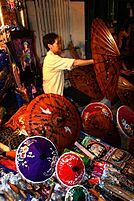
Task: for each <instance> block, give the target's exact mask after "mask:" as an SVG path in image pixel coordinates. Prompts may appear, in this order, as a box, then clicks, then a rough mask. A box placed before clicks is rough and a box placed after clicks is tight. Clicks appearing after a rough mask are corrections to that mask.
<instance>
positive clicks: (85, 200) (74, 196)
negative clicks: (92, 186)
mask: <svg viewBox="0 0 134 201" xmlns="http://www.w3.org/2000/svg"><path fill="white" fill-rule="evenodd" d="M65 201H90V194H89V192H88V190H87V189H86V188H85V187H84V186H82V185H76V186H73V187H71V188H69V189H68V191H67V193H66V196H65Z"/></svg>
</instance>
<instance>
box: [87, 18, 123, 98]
mask: <svg viewBox="0 0 134 201" xmlns="http://www.w3.org/2000/svg"><path fill="white" fill-rule="evenodd" d="M91 48H92V58H93V59H94V61H95V63H94V69H95V73H96V78H97V81H98V84H99V87H100V88H101V91H102V93H103V95H104V96H106V98H107V99H109V100H111V101H112V100H114V97H115V95H116V88H117V84H118V78H119V74H120V68H121V59H120V52H119V50H118V47H117V45H116V42H115V40H114V38H113V36H112V35H111V33H110V31H109V29H108V28H107V26H106V25H105V23H104V22H103V20H102V19H99V18H96V19H94V20H93V23H92V29H91Z"/></svg>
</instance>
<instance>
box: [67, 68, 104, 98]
mask: <svg viewBox="0 0 134 201" xmlns="http://www.w3.org/2000/svg"><path fill="white" fill-rule="evenodd" d="M68 79H69V81H70V82H71V86H73V87H74V88H76V89H77V90H79V91H81V92H82V93H84V94H86V95H87V96H89V97H90V98H91V101H100V100H101V99H102V97H103V95H102V92H101V90H100V88H99V85H98V82H97V80H96V75H95V72H94V70H93V68H92V67H90V66H85V67H84V68H80V67H79V68H76V69H74V70H73V71H69V72H68Z"/></svg>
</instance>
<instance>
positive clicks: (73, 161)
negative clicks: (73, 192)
mask: <svg viewBox="0 0 134 201" xmlns="http://www.w3.org/2000/svg"><path fill="white" fill-rule="evenodd" d="M84 174H85V166H84V164H83V161H82V159H81V158H80V156H78V155H77V154H75V153H73V152H68V153H64V154H62V155H61V156H60V158H59V159H58V161H57V163H56V176H57V179H58V180H59V181H60V183H61V184H63V185H64V186H67V187H71V186H74V185H77V184H79V183H81V181H82V179H83V177H84Z"/></svg>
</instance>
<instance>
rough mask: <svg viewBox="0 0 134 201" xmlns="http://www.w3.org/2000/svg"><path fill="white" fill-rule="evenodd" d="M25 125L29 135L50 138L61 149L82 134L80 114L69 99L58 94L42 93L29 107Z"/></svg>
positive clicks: (71, 143)
mask: <svg viewBox="0 0 134 201" xmlns="http://www.w3.org/2000/svg"><path fill="white" fill-rule="evenodd" d="M26 112H27V118H26V119H25V126H26V129H27V132H28V134H29V136H33V135H42V136H45V137H47V138H49V139H50V140H51V141H52V142H53V143H54V144H55V146H56V148H57V149H58V151H59V150H63V149H64V148H65V147H69V146H71V145H73V143H74V141H75V140H76V139H77V138H78V136H79V134H80V116H79V113H78V111H77V109H76V107H75V105H73V104H72V103H71V102H70V101H69V100H68V99H66V98H65V97H63V96H60V95H56V94H42V95H40V96H37V97H36V98H35V99H33V100H32V101H31V102H30V104H29V105H28V107H27V110H26Z"/></svg>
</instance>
